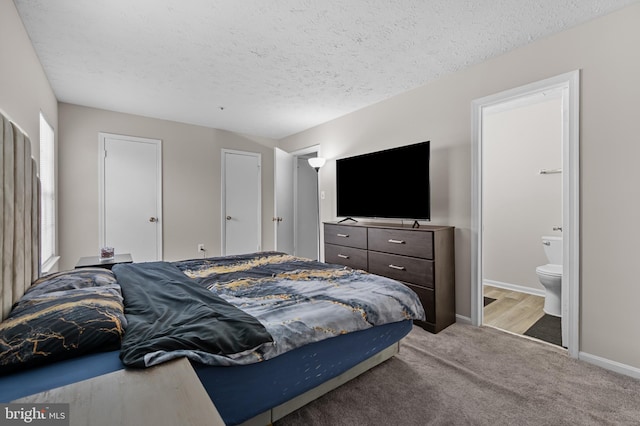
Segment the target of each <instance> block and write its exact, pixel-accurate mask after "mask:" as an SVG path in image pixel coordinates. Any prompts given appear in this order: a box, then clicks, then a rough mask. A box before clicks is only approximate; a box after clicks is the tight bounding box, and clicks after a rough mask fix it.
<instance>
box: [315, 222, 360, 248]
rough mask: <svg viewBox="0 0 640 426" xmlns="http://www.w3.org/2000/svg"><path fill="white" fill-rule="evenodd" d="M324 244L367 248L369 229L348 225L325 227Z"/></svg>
mask: <svg viewBox="0 0 640 426" xmlns="http://www.w3.org/2000/svg"><path fill="white" fill-rule="evenodd" d="M324 242H325V243H328V244H336V245H339V246H347V247H356V248H361V249H366V248H367V228H361V227H358V226H348V225H332V224H328V223H325V225H324Z"/></svg>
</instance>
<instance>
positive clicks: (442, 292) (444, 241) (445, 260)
mask: <svg viewBox="0 0 640 426" xmlns="http://www.w3.org/2000/svg"><path fill="white" fill-rule="evenodd" d="M324 258H325V262H327V263H337V264H340V265H345V266H349V267H351V268H355V269H362V270H364V271H368V272H371V273H373V274H376V275H382V276H385V277H389V278H393V279H396V280H398V281H402V282H403V283H405V284H406V285H407V286H409V287H410V288H411V289H412V290H413V291H415V292H416V293H417V294H418V297H419V298H420V301H421V302H422V305H423V306H424V310H425V312H426V316H427V320H426V322H423V321H416V324H418V325H420V326H422V327H423V328H424V329H426V330H428V331H430V332H432V333H437V332H439V331H440V330H442V329H443V328H445V327H447V326H449V325H451V324H453V323H454V322H455V321H456V314H455V268H454V228H453V227H452V226H433V225H420V227H419V228H412V227H411V226H410V225H394V224H379V223H356V224H348V225H346V224H344V225H343V224H338V223H336V222H325V223H324Z"/></svg>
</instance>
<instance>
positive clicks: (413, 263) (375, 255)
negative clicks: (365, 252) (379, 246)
mask: <svg viewBox="0 0 640 426" xmlns="http://www.w3.org/2000/svg"><path fill="white" fill-rule="evenodd" d="M369 272H371V273H373V274H376V275H382V276H385V277H389V278H393V279H395V280H398V281H404V282H407V283H411V284H417V285H419V286H422V287H427V288H433V261H431V260H426V259H417V258H415V257H407V256H399V255H396V254H388V253H379V252H375V251H370V252H369Z"/></svg>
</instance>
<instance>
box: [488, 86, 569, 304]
mask: <svg viewBox="0 0 640 426" xmlns="http://www.w3.org/2000/svg"><path fill="white" fill-rule="evenodd" d="M531 102H534V103H533V104H527V105H520V106H516V107H513V106H509V107H507V108H506V109H505V108H504V107H502V108H500V107H498V108H500V110H498V111H495V110H494V112H493V113H489V114H487V115H485V118H484V121H483V144H484V145H483V151H484V158H483V161H484V187H483V196H484V206H483V209H484V210H483V220H484V222H483V224H484V252H483V255H484V277H483V278H484V280H485V284H496V285H498V286H500V285H501V284H507V285H508V286H519V287H525V288H526V289H525V291H526V290H527V289H531V290H533V292H542V291H543V290H544V287H543V286H542V285H541V284H540V283H539V282H538V278H537V275H536V273H535V268H536V267H537V266H539V265H542V264H545V263H548V262H547V259H546V256H545V254H544V250H543V246H542V242H541V240H540V237H541V236H542V235H557V236H561V235H562V234H561V233H560V232H558V231H553V227H554V226H561V225H562V174H546V175H545V174H540V173H539V171H540V170H541V169H559V168H561V166H562V117H561V114H562V105H561V100H560V98H559V97H558V96H556V97H554V98H552V99H547V98H546V97H543V96H538V97H537V98H536V99H534V100H532V101H531Z"/></svg>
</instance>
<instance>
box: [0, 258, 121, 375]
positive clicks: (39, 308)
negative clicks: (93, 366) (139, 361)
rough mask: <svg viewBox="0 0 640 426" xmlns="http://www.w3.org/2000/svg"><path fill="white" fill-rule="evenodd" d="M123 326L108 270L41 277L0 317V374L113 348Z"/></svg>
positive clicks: (116, 288) (118, 294)
mask: <svg viewBox="0 0 640 426" xmlns="http://www.w3.org/2000/svg"><path fill="white" fill-rule="evenodd" d="M125 327H126V319H125V316H124V307H123V303H122V294H121V292H120V286H119V285H118V283H117V282H116V279H115V276H114V275H113V273H111V271H109V270H107V269H99V268H95V269H93V268H86V269H76V270H73V271H67V272H61V273H56V274H53V275H49V276H46V277H44V278H41V279H39V280H37V281H36V282H35V283H34V284H33V285H32V286H31V287H30V288H29V290H27V292H26V293H25V294H24V296H23V297H22V298H21V299H20V300H19V301H18V302H17V303H16V304H15V305H14V306H13V309H12V310H11V313H10V314H9V316H8V317H7V319H5V320H4V321H3V322H0V374H8V373H12V372H14V371H18V370H20V369H24V368H28V367H33V366H37V365H41V364H45V363H51V362H55V361H59V360H62V359H67V358H73V357H76V356H80V355H83V354H86V353H90V352H99V351H108V350H114V349H118V348H119V347H120V342H121V340H122V335H123V334H124V329H125Z"/></svg>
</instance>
